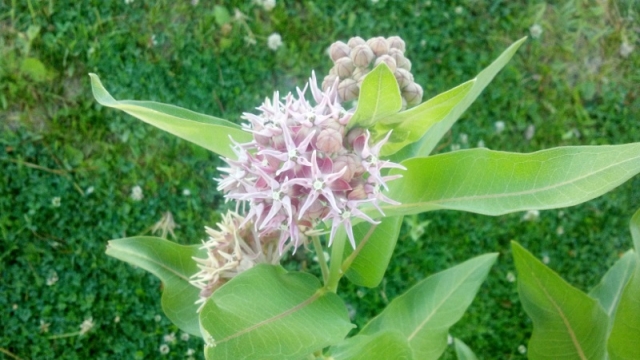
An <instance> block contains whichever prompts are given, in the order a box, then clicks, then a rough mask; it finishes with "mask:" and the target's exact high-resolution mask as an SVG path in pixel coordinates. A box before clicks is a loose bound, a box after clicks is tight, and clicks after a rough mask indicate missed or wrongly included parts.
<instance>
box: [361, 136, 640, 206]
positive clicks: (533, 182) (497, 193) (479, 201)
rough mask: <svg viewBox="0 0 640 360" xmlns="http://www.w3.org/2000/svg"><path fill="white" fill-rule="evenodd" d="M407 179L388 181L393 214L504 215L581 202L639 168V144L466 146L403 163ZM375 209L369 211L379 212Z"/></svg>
mask: <svg viewBox="0 0 640 360" xmlns="http://www.w3.org/2000/svg"><path fill="white" fill-rule="evenodd" d="M402 165H404V166H405V167H406V168H407V170H406V171H396V170H394V171H393V172H394V173H400V174H402V175H403V177H402V179H398V180H394V181H393V182H391V183H390V184H389V188H390V190H389V195H388V196H389V197H390V198H391V199H393V200H396V201H399V202H400V203H401V204H400V205H388V204H387V205H383V206H381V208H382V210H383V211H384V212H385V214H387V216H391V215H408V214H417V213H421V212H424V211H430V210H437V209H452V210H462V211H470V212H474V213H479V214H485V215H502V214H507V213H511V212H516V211H523V210H534V209H535V210H543V209H553V208H560V207H566V206H572V205H576V204H580V203H582V202H585V201H588V200H591V199H593V198H595V197H598V196H600V195H602V194H604V193H606V192H607V191H609V190H611V189H613V188H615V187H616V186H618V185H620V184H622V183H623V182H625V181H626V180H628V179H629V178H631V177H632V176H634V175H636V174H637V173H638V172H639V171H640V143H634V144H627V145H612V146H572V147H559V148H553V149H549V150H542V151H538V152H534V153H530V154H517V153H507V152H501V151H492V150H487V149H471V150H461V151H455V152H451V153H446V154H439V155H434V156H429V157H427V158H414V159H409V160H406V161H404V162H402ZM376 211H377V210H374V209H372V210H371V211H370V213H371V214H372V215H375V214H376Z"/></svg>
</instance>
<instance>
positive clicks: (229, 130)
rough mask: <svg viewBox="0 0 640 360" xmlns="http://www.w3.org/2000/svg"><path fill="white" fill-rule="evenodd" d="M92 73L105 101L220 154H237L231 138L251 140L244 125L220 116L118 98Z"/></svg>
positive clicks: (93, 83)
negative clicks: (241, 125) (232, 148)
mask: <svg viewBox="0 0 640 360" xmlns="http://www.w3.org/2000/svg"><path fill="white" fill-rule="evenodd" d="M89 76H90V77H91V89H92V90H93V97H95V98H96V100H97V101H98V103H100V104H101V105H104V106H107V107H111V108H114V109H118V110H122V111H124V112H126V113H127V114H129V115H132V116H134V117H136V118H138V119H140V120H142V121H144V122H146V123H148V124H151V125H153V126H155V127H157V128H160V129H162V130H164V131H167V132H169V133H171V134H173V135H176V136H178V137H181V138H183V139H185V140H188V141H191V142H192V143H194V144H196V145H199V146H202V147H203V148H205V149H208V150H211V151H213V152H215V153H218V154H220V155H223V156H226V157H229V158H235V157H236V155H235V154H234V152H233V151H232V150H231V140H230V139H229V137H231V138H233V140H235V141H236V142H240V143H242V142H248V141H251V139H252V136H251V134H250V133H249V132H247V131H244V130H242V129H241V128H240V126H238V125H236V124H234V123H232V122H230V121H227V120H224V119H220V118H216V117H213V116H208V115H204V114H199V113H196V112H193V111H191V110H187V109H183V108H180V107H177V106H173V105H167V104H161V103H157V102H153V101H132V100H121V101H118V100H116V99H114V98H113V96H111V94H109V92H107V90H106V89H105V88H104V86H102V83H101V82H100V78H99V77H98V75H96V74H89Z"/></svg>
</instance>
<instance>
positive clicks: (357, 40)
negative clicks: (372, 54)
mask: <svg viewBox="0 0 640 360" xmlns="http://www.w3.org/2000/svg"><path fill="white" fill-rule="evenodd" d="M366 43H367V42H366V41H364V39H363V38H361V37H360V36H354V37H352V38H351V39H349V41H348V42H347V45H349V47H350V48H352V49H353V48H355V47H356V46H358V45H364V44H366Z"/></svg>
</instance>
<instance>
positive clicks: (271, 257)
mask: <svg viewBox="0 0 640 360" xmlns="http://www.w3.org/2000/svg"><path fill="white" fill-rule="evenodd" d="M247 225H249V226H247ZM206 231H207V234H208V235H209V239H208V240H207V241H203V246H202V248H201V249H205V250H206V251H207V257H206V258H204V259H202V258H196V257H194V258H193V259H194V260H195V261H196V263H197V265H198V268H200V271H199V272H198V273H196V274H195V275H193V276H192V277H191V278H192V280H191V284H193V285H194V286H196V287H198V288H199V289H200V290H201V291H200V299H199V300H198V301H196V304H202V305H201V306H203V305H204V303H205V302H206V300H207V299H208V298H209V297H210V296H211V294H213V292H214V291H215V290H216V289H217V288H219V287H220V286H222V285H223V284H224V283H225V282H227V281H229V280H230V279H231V278H233V277H234V276H236V275H238V274H240V273H241V272H243V271H246V270H248V269H250V268H252V267H253V266H254V265H256V264H260V263H267V264H277V263H278V261H279V260H280V253H279V252H278V251H277V249H276V246H277V242H276V241H275V240H277V239H274V238H270V237H259V236H258V234H257V233H256V232H255V231H254V229H253V226H251V224H248V223H246V222H245V221H244V218H243V217H242V216H240V215H238V214H236V213H234V212H231V211H230V212H228V213H227V214H226V215H223V216H222V221H221V222H220V223H218V230H214V229H212V228H209V227H207V228H206ZM198 311H200V309H198Z"/></svg>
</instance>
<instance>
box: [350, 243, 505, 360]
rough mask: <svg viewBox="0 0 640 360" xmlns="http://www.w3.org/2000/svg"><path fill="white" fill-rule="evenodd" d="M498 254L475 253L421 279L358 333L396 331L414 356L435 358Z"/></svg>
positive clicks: (426, 358) (369, 333) (444, 346)
mask: <svg viewBox="0 0 640 360" xmlns="http://www.w3.org/2000/svg"><path fill="white" fill-rule="evenodd" d="M497 256H498V255H497V254H486V255H482V256H478V257H475V258H473V259H471V260H468V261H466V262H464V263H462V264H460V265H457V266H454V267H452V268H450V269H447V270H445V271H442V272H439V273H437V274H435V275H432V276H429V277H428V278H426V279H424V280H422V281H420V282H419V283H418V284H416V285H415V286H413V287H412V288H411V289H409V290H408V291H407V292H406V293H404V294H402V295H400V296H398V297H397V298H396V299H394V300H393V301H391V303H390V304H389V305H388V306H387V307H386V308H385V309H384V310H383V311H382V313H380V315H378V316H377V317H375V318H374V319H372V320H371V321H370V322H369V323H368V324H367V325H365V327H364V328H363V329H362V331H361V332H360V334H362V335H373V334H376V333H379V332H382V331H388V330H392V331H398V332H400V333H401V334H402V335H403V336H404V337H405V339H406V340H407V341H408V342H409V345H410V346H411V348H412V350H413V358H414V359H421V360H422V359H425V360H428V359H437V358H439V357H440V355H441V354H442V352H443V351H444V350H445V348H446V347H447V334H448V331H449V328H450V327H451V326H452V325H453V324H455V323H456V322H457V321H458V320H460V318H461V317H462V315H463V314H464V312H465V311H466V309H467V307H468V306H469V305H470V304H471V301H472V300H473V298H474V297H475V295H476V293H477V291H478V289H479V288H480V285H481V284H482V282H483V281H484V279H485V278H486V276H487V274H488V272H489V270H490V269H491V266H492V265H493V263H494V262H495V261H496V258H497Z"/></svg>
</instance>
